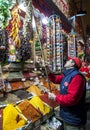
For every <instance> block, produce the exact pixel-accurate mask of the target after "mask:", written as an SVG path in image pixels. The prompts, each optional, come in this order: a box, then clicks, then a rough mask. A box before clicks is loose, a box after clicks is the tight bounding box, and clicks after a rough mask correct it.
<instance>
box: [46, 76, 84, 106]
mask: <svg viewBox="0 0 90 130" xmlns="http://www.w3.org/2000/svg"><path fill="white" fill-rule="evenodd" d="M48 77H49V79H50V80H51V81H52V82H53V83H55V84H60V83H61V81H62V78H63V77H64V75H63V74H61V75H54V74H49V76H48ZM84 90H85V80H84V78H82V76H81V75H76V76H75V77H74V78H73V79H72V80H71V82H70V84H69V86H68V94H66V95H62V94H59V95H57V96H56V101H57V102H58V103H59V104H61V105H64V106H72V105H75V104H77V103H78V102H79V100H80V99H81V96H82V95H83V92H84Z"/></svg>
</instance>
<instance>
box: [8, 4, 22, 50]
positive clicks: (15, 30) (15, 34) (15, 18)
mask: <svg viewBox="0 0 90 130" xmlns="http://www.w3.org/2000/svg"><path fill="white" fill-rule="evenodd" d="M18 11H19V9H18V5H17V4H16V5H15V6H14V8H13V9H12V12H11V13H12V20H11V23H12V30H11V33H10V35H9V36H10V37H11V38H12V40H13V42H15V45H16V47H18V48H19V47H20V37H19V25H20V16H19V14H18Z"/></svg>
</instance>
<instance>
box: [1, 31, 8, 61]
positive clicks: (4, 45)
mask: <svg viewBox="0 0 90 130" xmlns="http://www.w3.org/2000/svg"><path fill="white" fill-rule="evenodd" d="M7 57H8V35H7V31H6V30H0V62H1V63H4V62H5V61H6V60H7Z"/></svg>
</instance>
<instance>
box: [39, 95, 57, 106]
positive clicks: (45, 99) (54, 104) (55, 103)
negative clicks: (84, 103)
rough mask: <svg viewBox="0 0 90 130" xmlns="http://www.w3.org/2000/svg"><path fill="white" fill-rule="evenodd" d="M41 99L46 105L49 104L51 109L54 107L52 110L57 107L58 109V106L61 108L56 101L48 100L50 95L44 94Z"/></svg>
mask: <svg viewBox="0 0 90 130" xmlns="http://www.w3.org/2000/svg"><path fill="white" fill-rule="evenodd" d="M39 97H40V99H41V100H42V101H43V102H45V103H46V104H48V105H49V106H50V107H52V108H55V107H57V106H59V104H58V103H57V102H55V101H53V100H50V99H49V98H48V94H43V95H41V96H39Z"/></svg>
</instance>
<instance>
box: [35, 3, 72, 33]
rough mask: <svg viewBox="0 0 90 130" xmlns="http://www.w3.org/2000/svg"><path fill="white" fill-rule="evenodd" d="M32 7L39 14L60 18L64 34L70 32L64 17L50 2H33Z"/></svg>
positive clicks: (69, 26) (69, 25) (68, 24)
mask: <svg viewBox="0 0 90 130" xmlns="http://www.w3.org/2000/svg"><path fill="white" fill-rule="evenodd" d="M32 2H33V6H34V7H35V8H37V9H38V10H39V11H40V12H41V13H43V14H44V15H46V16H48V17H50V16H51V15H52V14H56V15H59V16H60V19H61V21H62V28H63V30H64V31H65V32H67V33H69V32H71V28H72V26H71V24H70V22H69V21H68V19H67V18H66V16H65V15H64V14H63V13H62V12H61V11H60V10H59V9H58V7H57V6H56V5H55V4H54V3H53V2H52V0H33V1H32Z"/></svg>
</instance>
